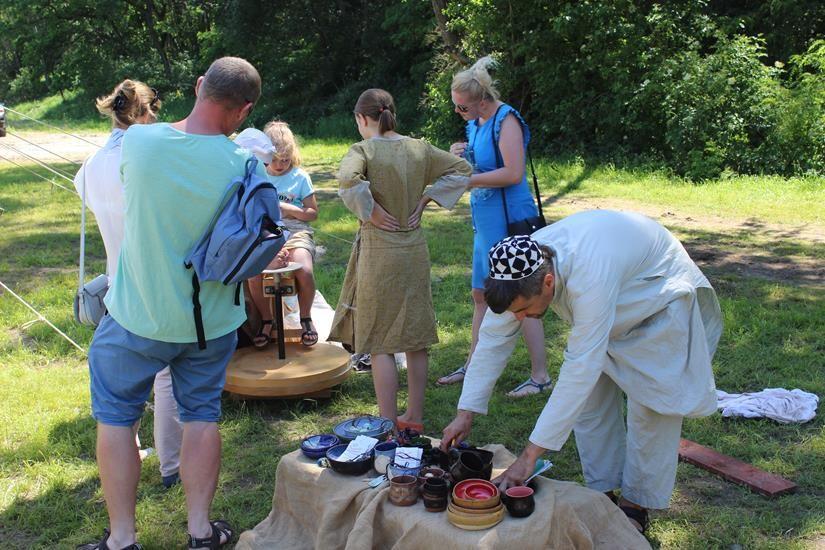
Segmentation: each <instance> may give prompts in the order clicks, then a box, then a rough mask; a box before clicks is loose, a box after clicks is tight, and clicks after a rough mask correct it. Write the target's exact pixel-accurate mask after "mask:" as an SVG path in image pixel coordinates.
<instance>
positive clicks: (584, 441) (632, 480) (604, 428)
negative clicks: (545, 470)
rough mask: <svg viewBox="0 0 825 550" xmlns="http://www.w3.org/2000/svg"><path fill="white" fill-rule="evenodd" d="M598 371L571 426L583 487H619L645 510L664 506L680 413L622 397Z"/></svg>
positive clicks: (673, 472) (672, 481) (673, 469)
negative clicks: (659, 410)
mask: <svg viewBox="0 0 825 550" xmlns="http://www.w3.org/2000/svg"><path fill="white" fill-rule="evenodd" d="M622 401H623V399H622V391H621V389H619V386H617V385H616V383H615V382H613V380H612V379H611V378H610V377H609V376H607V375H606V374H602V375H601V377H600V378H599V381H598V382H597V383H596V387H595V388H593V392H592V393H591V394H590V397H589V398H588V400H587V405H585V408H584V410H583V411H582V413H581V415H579V418H578V419H577V421H576V424H575V426H574V428H573V430H574V433H575V435H576V446H577V447H578V450H579V458H580V459H581V463H582V470H583V473H584V479H585V482H586V484H587V486H588V487H589V488H591V489H594V490H596V491H602V492H607V491H612V490H614V489H619V488H621V490H622V496H623V497H624V498H626V499H627V500H629V501H630V502H633V503H635V504H638V505H640V506H643V507H645V508H655V509H662V508H667V507H668V504H669V503H670V495H671V493H672V492H673V486H674V484H675V483H676V465H677V463H678V459H679V438H680V436H681V433H682V417H681V416H666V415H662V414H659V413H657V412H655V411H653V410H652V409H649V408H647V407H645V406H644V405H641V404H639V403H638V402H636V401H634V400H633V398H632V397H631V396H628V398H627V430H625V419H624V413H623V411H622Z"/></svg>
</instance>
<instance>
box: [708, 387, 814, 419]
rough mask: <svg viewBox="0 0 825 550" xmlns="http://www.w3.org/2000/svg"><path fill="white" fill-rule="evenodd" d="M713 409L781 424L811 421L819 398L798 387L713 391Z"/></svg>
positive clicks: (724, 414) (731, 414) (729, 415)
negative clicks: (715, 400)
mask: <svg viewBox="0 0 825 550" xmlns="http://www.w3.org/2000/svg"><path fill="white" fill-rule="evenodd" d="M716 399H717V408H718V409H720V410H721V411H722V416H724V417H731V416H744V417H745V418H770V419H771V420H776V421H777V422H780V423H782V424H790V423H792V422H798V423H800V424H802V423H805V422H808V421H810V420H812V419H813V418H814V417H815V416H816V406H817V403H819V397H818V396H816V395H815V394H813V393H808V392H804V391H802V390H798V389H794V390H786V389H784V388H767V389H764V390H762V391H760V392H754V393H726V392H723V391H722V390H716Z"/></svg>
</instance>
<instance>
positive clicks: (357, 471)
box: [327, 443, 372, 476]
mask: <svg viewBox="0 0 825 550" xmlns="http://www.w3.org/2000/svg"><path fill="white" fill-rule="evenodd" d="M346 449H347V444H346V443H345V444H342V445H336V446H335V447H332V448H331V449H329V450H328V451H327V460H329V465H330V468H332V469H333V470H334V471H336V472H338V473H339V474H345V475H351V476H359V475H362V474H365V473H367V472H368V471H369V470H370V468H372V455H371V454H370V456H368V457H366V458H363V459H361V460H356V461H354V462H344V461H341V460H338V457H339V456H341V453H343V452H344V451H345V450H346Z"/></svg>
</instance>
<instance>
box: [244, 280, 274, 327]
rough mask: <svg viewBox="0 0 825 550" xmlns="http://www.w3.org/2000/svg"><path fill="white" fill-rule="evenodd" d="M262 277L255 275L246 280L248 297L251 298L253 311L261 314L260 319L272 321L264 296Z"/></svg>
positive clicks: (267, 302) (267, 300)
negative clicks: (255, 310)
mask: <svg viewBox="0 0 825 550" xmlns="http://www.w3.org/2000/svg"><path fill="white" fill-rule="evenodd" d="M263 280H264V276H263V275H256V276H254V277H252V278H251V279H249V280H248V282H249V295H250V296H251V297H252V303H253V304H255V309H257V310H258V313H260V314H261V318H262V319H272V312H271V311H270V308H269V299H267V298H266V297H265V296H264V289H263V286H262V285H263Z"/></svg>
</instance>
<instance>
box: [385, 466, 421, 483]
mask: <svg viewBox="0 0 825 550" xmlns="http://www.w3.org/2000/svg"><path fill="white" fill-rule="evenodd" d="M420 472H421V466H419V467H418V468H403V467H401V466H396V465H395V464H390V466H389V468H387V477H389V478H390V479H392V478H394V477H397V476H413V477H414V478H416V481H417V479H418V474H419V473H420Z"/></svg>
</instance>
